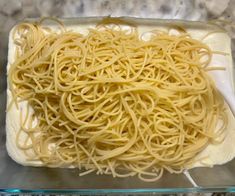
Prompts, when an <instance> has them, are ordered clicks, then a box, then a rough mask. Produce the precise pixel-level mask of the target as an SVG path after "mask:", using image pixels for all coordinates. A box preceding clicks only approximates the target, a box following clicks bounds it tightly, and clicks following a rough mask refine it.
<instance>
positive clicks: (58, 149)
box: [8, 23, 227, 181]
mask: <svg viewBox="0 0 235 196" xmlns="http://www.w3.org/2000/svg"><path fill="white" fill-rule="evenodd" d="M125 29H126V30H124V29H123V28H122V27H121V26H119V25H98V26H97V27H96V28H92V29H88V31H89V32H88V34H86V35H85V34H80V33H78V32H72V31H68V30H66V28H64V27H63V26H61V30H57V31H54V30H53V29H52V28H49V27H45V26H44V25H43V24H41V23H21V24H19V25H18V26H17V27H16V28H15V31H14V34H13V36H14V41H15V44H16V54H15V62H14V63H13V64H12V65H11V67H10V70H9V72H8V75H9V78H8V80H9V81H8V82H9V85H10V90H11V92H12V95H13V101H12V102H13V103H12V104H19V102H22V101H27V103H28V104H29V107H28V108H32V109H33V111H34V112H33V114H32V115H28V114H27V115H26V118H25V119H23V118H22V119H21V129H20V130H19V132H18V134H17V139H16V140H17V141H16V142H17V146H18V147H19V148H20V149H22V150H23V151H24V152H25V154H26V155H27V157H28V160H31V161H32V160H35V161H38V160H40V161H41V162H42V163H43V165H45V166H51V167H77V168H80V169H83V170H84V169H85V172H83V173H81V175H83V174H87V173H90V172H96V173H97V174H111V175H113V176H114V177H127V176H134V175H138V177H139V178H140V179H143V180H146V181H154V180H157V179H159V178H160V177H161V176H162V174H163V171H164V170H167V171H169V172H172V173H178V172H182V171H183V169H185V168H187V167H188V166H190V165H191V164H193V162H194V161H195V157H196V155H197V154H198V153H199V152H201V151H202V150H203V149H204V148H205V147H206V146H207V145H208V144H210V143H211V142H213V141H214V140H216V138H217V137H218V136H219V135H220V134H221V133H222V132H223V131H224V129H225V127H226V124H227V122H226V114H225V110H224V101H223V98H222V97H221V95H220V94H219V92H218V91H217V89H216V87H215V85H214V83H213V81H212V79H211V78H210V77H209V76H208V74H207V69H209V68H208V67H207V65H208V64H209V62H210V60H211V58H212V51H211V50H210V48H209V47H208V46H207V45H205V44H203V43H202V42H200V41H197V40H195V39H193V38H191V37H190V35H189V34H187V32H185V31H178V33H177V34H176V35H170V34H169V32H168V31H166V32H162V31H151V32H148V37H149V38H148V39H143V37H144V35H140V34H138V28H135V27H131V26H129V27H128V28H127V26H126V28H125ZM35 121H36V122H37V123H36V124H35V123H33V122H35ZM218 121H221V122H222V123H220V124H221V126H219V127H218ZM21 134H24V135H27V137H24V138H25V140H24V142H22V141H21V140H19V138H21ZM20 141H21V142H20Z"/></svg>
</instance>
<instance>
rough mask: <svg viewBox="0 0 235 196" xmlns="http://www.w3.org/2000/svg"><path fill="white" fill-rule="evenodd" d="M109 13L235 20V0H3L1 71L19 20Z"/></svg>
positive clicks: (234, 34)
mask: <svg viewBox="0 0 235 196" xmlns="http://www.w3.org/2000/svg"><path fill="white" fill-rule="evenodd" d="M108 15H110V16H134V17H145V18H163V19H184V20H200V21H207V20H213V19H219V20H227V21H235V0H0V38H1V39H0V65H1V69H0V72H5V71H6V70H5V65H6V60H7V44H8V33H9V30H10V29H11V27H12V26H13V25H14V24H15V23H16V22H17V21H20V20H22V19H24V18H29V17H41V16H56V17H85V16H108ZM225 28H227V30H228V32H229V34H230V35H231V38H232V49H233V59H234V60H235V25H233V26H231V25H228V26H226V27H225ZM234 62H235V61H234ZM4 74H5V73H4ZM5 86H6V80H5V78H0V87H1V92H0V93H1V94H4V93H5V90H4V88H5ZM2 105H3V106H2ZM1 107H3V108H5V102H4V103H3V104H2V102H1V105H0V108H1ZM0 139H1V140H2V138H0ZM3 140H4V139H3ZM0 164H1V163H0ZM208 195H211V194H208Z"/></svg>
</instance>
